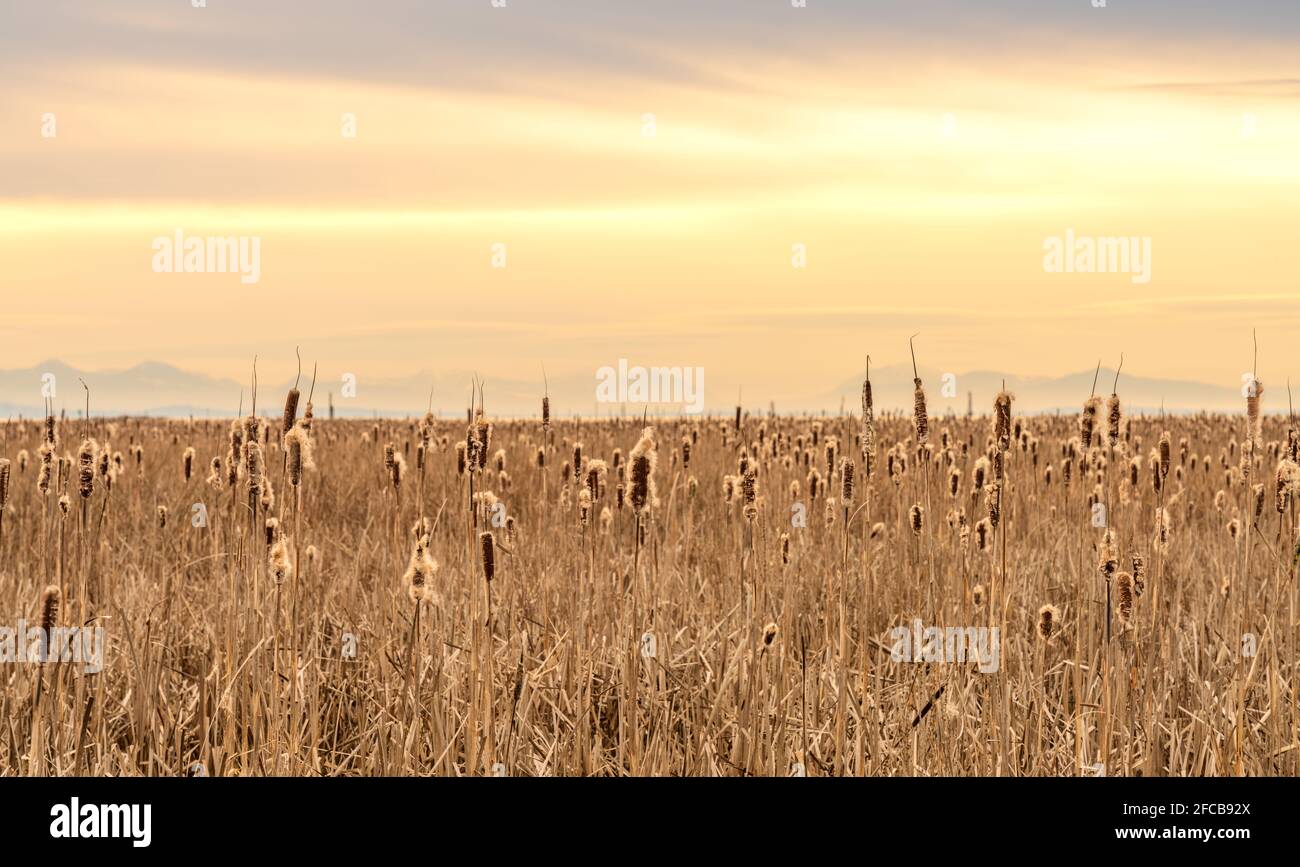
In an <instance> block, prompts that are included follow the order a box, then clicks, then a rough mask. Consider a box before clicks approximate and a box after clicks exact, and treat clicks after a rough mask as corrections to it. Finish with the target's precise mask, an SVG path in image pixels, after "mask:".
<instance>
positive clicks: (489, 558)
mask: <svg viewBox="0 0 1300 867" xmlns="http://www.w3.org/2000/svg"><path fill="white" fill-rule="evenodd" d="M478 540H479V545H480V547H481V548H482V549H483V577H484V578H485V579H486V580H488V581H491V580H492V579H493V578H494V577H496V539H494V538H493V537H492V534H491V533H490V532H487V531H484V532H482V533H480V534H479V537H478Z"/></svg>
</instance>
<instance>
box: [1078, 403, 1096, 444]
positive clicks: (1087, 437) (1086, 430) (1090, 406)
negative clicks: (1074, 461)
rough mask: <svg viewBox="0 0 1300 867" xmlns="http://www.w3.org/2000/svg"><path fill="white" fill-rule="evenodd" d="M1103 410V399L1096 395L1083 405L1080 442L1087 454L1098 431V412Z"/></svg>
mask: <svg viewBox="0 0 1300 867" xmlns="http://www.w3.org/2000/svg"><path fill="white" fill-rule="evenodd" d="M1100 409H1101V398H1099V397H1097V396H1096V395H1094V396H1092V397H1090V398H1088V399H1087V400H1086V401H1084V403H1083V414H1082V415H1080V416H1079V442H1080V444H1081V445H1082V446H1083V450H1084V451H1085V452H1086V451H1087V450H1088V449H1089V448H1091V447H1092V434H1093V431H1095V430H1096V429H1097V412H1098V411H1099V410H1100Z"/></svg>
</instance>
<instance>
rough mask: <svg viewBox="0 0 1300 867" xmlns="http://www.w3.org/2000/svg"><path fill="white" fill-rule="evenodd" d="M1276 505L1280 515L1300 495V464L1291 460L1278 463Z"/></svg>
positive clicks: (1287, 459) (1286, 459)
mask: <svg viewBox="0 0 1300 867" xmlns="http://www.w3.org/2000/svg"><path fill="white" fill-rule="evenodd" d="M1276 494H1277V497H1276V503H1275V506H1276V508H1277V511H1278V514H1281V513H1282V512H1285V511H1286V507H1287V505H1288V503H1290V502H1291V500H1292V499H1293V498H1295V496H1296V495H1297V494H1300V464H1297V463H1296V462H1295V461H1293V460H1291V459H1290V458H1283V459H1282V460H1280V461H1278V463H1277V489H1276Z"/></svg>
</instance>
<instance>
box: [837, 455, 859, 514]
mask: <svg viewBox="0 0 1300 867" xmlns="http://www.w3.org/2000/svg"><path fill="white" fill-rule="evenodd" d="M855 469H856V467H855V465H854V463H853V461H852V460H850V459H849V458H844V459H843V460H842V461H840V502H841V503H843V504H844V508H846V509H847V508H849V507H850V506H852V505H853V473H854V471H855Z"/></svg>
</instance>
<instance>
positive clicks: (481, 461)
mask: <svg viewBox="0 0 1300 867" xmlns="http://www.w3.org/2000/svg"><path fill="white" fill-rule="evenodd" d="M476 428H477V435H478V450H477V452H476V454H477V456H478V468H479V469H480V470H481V469H484V468H485V467H487V459H488V450H489V449H491V448H492V423H491V422H489V421H487V420H486V419H484V418H483V417H482V416H481V415H480V416H479V419H478V422H477V424H476Z"/></svg>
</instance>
